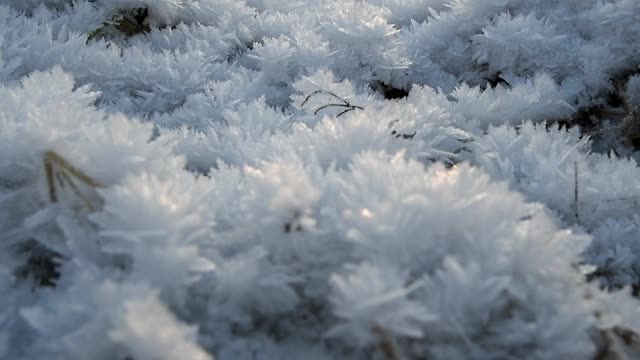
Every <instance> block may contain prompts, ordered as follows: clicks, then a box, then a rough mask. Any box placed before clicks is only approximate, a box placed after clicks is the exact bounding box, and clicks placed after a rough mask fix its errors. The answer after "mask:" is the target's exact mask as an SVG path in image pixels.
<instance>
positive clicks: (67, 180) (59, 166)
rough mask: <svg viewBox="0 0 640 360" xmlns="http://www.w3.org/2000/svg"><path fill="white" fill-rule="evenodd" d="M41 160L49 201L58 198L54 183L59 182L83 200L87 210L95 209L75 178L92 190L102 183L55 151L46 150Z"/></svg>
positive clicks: (100, 186)
mask: <svg viewBox="0 0 640 360" xmlns="http://www.w3.org/2000/svg"><path fill="white" fill-rule="evenodd" d="M43 162H44V169H45V176H46V177H47V188H48V193H49V200H50V201H51V202H53V203H55V202H58V201H59V200H60V196H59V194H58V192H59V191H58V189H57V185H56V184H59V186H60V187H61V188H64V187H65V185H68V186H69V188H70V189H71V191H72V192H73V194H74V195H75V196H76V197H77V198H78V199H80V200H81V201H82V202H83V204H84V206H85V207H86V208H87V209H88V210H89V211H91V212H93V211H96V209H97V208H98V206H97V205H95V204H94V201H92V199H90V198H89V196H87V195H86V194H84V193H83V192H82V191H81V190H80V188H79V186H78V184H76V182H75V180H77V181H79V182H81V183H83V184H84V185H86V186H87V187H89V188H90V189H94V190H95V189H97V188H103V187H104V185H102V184H101V183H99V182H98V181H97V180H95V179H94V178H93V177H91V176H89V175H87V174H86V173H85V172H83V171H82V170H80V169H78V168H76V167H75V166H73V165H72V164H71V163H70V162H69V161H67V160H66V159H65V158H64V157H62V156H61V155H60V154H58V153H56V152H55V151H47V152H46V153H45V154H44V161H43ZM56 180H57V182H56Z"/></svg>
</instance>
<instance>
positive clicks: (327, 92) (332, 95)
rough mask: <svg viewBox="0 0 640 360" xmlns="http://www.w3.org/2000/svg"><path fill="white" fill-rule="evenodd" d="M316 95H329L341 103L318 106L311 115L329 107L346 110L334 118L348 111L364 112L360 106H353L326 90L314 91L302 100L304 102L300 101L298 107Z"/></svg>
mask: <svg viewBox="0 0 640 360" xmlns="http://www.w3.org/2000/svg"><path fill="white" fill-rule="evenodd" d="M318 94H327V95H329V96H331V97H334V98H336V99H337V100H339V101H340V102H341V103H329V104H325V105H322V106H320V107H319V108H317V109H315V110H314V111H313V115H317V114H318V113H319V112H320V111H321V110H324V109H327V108H330V107H340V108H346V110H344V111H342V112H340V113H338V115H336V117H340V116H342V115H344V114H346V113H348V112H349V111H353V110H364V108H363V107H362V106H359V105H353V104H351V103H350V102H349V101H348V100H347V99H344V98H342V97H340V96H338V95H336V94H334V93H333V92H331V91H327V90H316V91H314V92H312V93H311V94H309V95H307V97H306V98H305V99H304V101H302V104H300V106H301V107H303V106H304V105H305V104H306V103H307V102H309V100H310V99H311V97H312V96H314V95H318Z"/></svg>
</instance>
